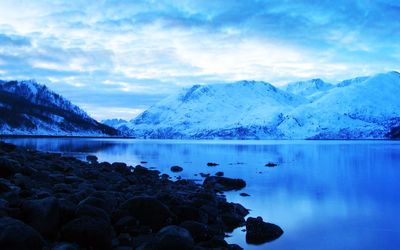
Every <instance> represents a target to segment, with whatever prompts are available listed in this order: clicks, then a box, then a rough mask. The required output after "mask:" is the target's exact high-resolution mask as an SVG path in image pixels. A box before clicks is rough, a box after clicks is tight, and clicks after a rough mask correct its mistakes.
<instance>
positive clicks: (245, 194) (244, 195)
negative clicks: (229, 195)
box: [240, 193, 250, 197]
mask: <svg viewBox="0 0 400 250" xmlns="http://www.w3.org/2000/svg"><path fill="white" fill-rule="evenodd" d="M240 196H243V197H247V196H250V195H249V194H248V193H240Z"/></svg>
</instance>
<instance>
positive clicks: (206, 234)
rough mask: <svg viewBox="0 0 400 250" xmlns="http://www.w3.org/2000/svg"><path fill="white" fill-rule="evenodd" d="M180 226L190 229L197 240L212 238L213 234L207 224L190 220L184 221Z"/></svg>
mask: <svg viewBox="0 0 400 250" xmlns="http://www.w3.org/2000/svg"><path fill="white" fill-rule="evenodd" d="M179 226H180V227H183V228H185V229H186V230H188V231H189V233H190V235H191V236H192V238H193V240H194V241H195V242H200V241H207V240H210V239H211V238H212V234H211V233H210V230H209V229H208V227H207V225H206V224H203V223H200V222H197V221H190V220H188V221H184V222H182V223H181V224H180V225H179Z"/></svg>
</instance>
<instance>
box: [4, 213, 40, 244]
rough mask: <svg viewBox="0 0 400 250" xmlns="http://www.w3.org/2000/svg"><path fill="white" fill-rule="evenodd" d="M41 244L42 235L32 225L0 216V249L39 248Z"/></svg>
mask: <svg viewBox="0 0 400 250" xmlns="http://www.w3.org/2000/svg"><path fill="white" fill-rule="evenodd" d="M43 245H44V241H43V238H42V236H40V234H39V233H38V232H37V231H36V230H35V229H33V228H32V227H30V226H28V225H26V224H24V223H23V222H21V221H19V220H16V219H13V218H10V217H2V218H0V249H3V250H14V249H21V250H25V249H26V250H30V249H38V250H39V249H42V247H43Z"/></svg>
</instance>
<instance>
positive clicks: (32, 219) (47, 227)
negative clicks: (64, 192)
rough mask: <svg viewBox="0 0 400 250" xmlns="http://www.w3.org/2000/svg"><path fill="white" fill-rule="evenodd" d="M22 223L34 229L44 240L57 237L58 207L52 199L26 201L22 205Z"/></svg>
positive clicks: (56, 202)
mask: <svg viewBox="0 0 400 250" xmlns="http://www.w3.org/2000/svg"><path fill="white" fill-rule="evenodd" d="M22 213H23V216H24V221H25V222H26V223H27V224H29V225H30V226H32V227H33V228H35V229H36V230H37V231H38V232H39V233H41V234H42V235H43V236H44V237H45V238H50V239H54V238H55V237H56V236H57V232H58V226H59V222H60V206H59V204H58V200H57V199H56V198H54V197H47V198H44V199H40V200H27V201H24V202H23V204H22Z"/></svg>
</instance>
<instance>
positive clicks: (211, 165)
mask: <svg viewBox="0 0 400 250" xmlns="http://www.w3.org/2000/svg"><path fill="white" fill-rule="evenodd" d="M218 165H219V164H218V163H214V162H209V163H207V166H209V167H214V166H218Z"/></svg>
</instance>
